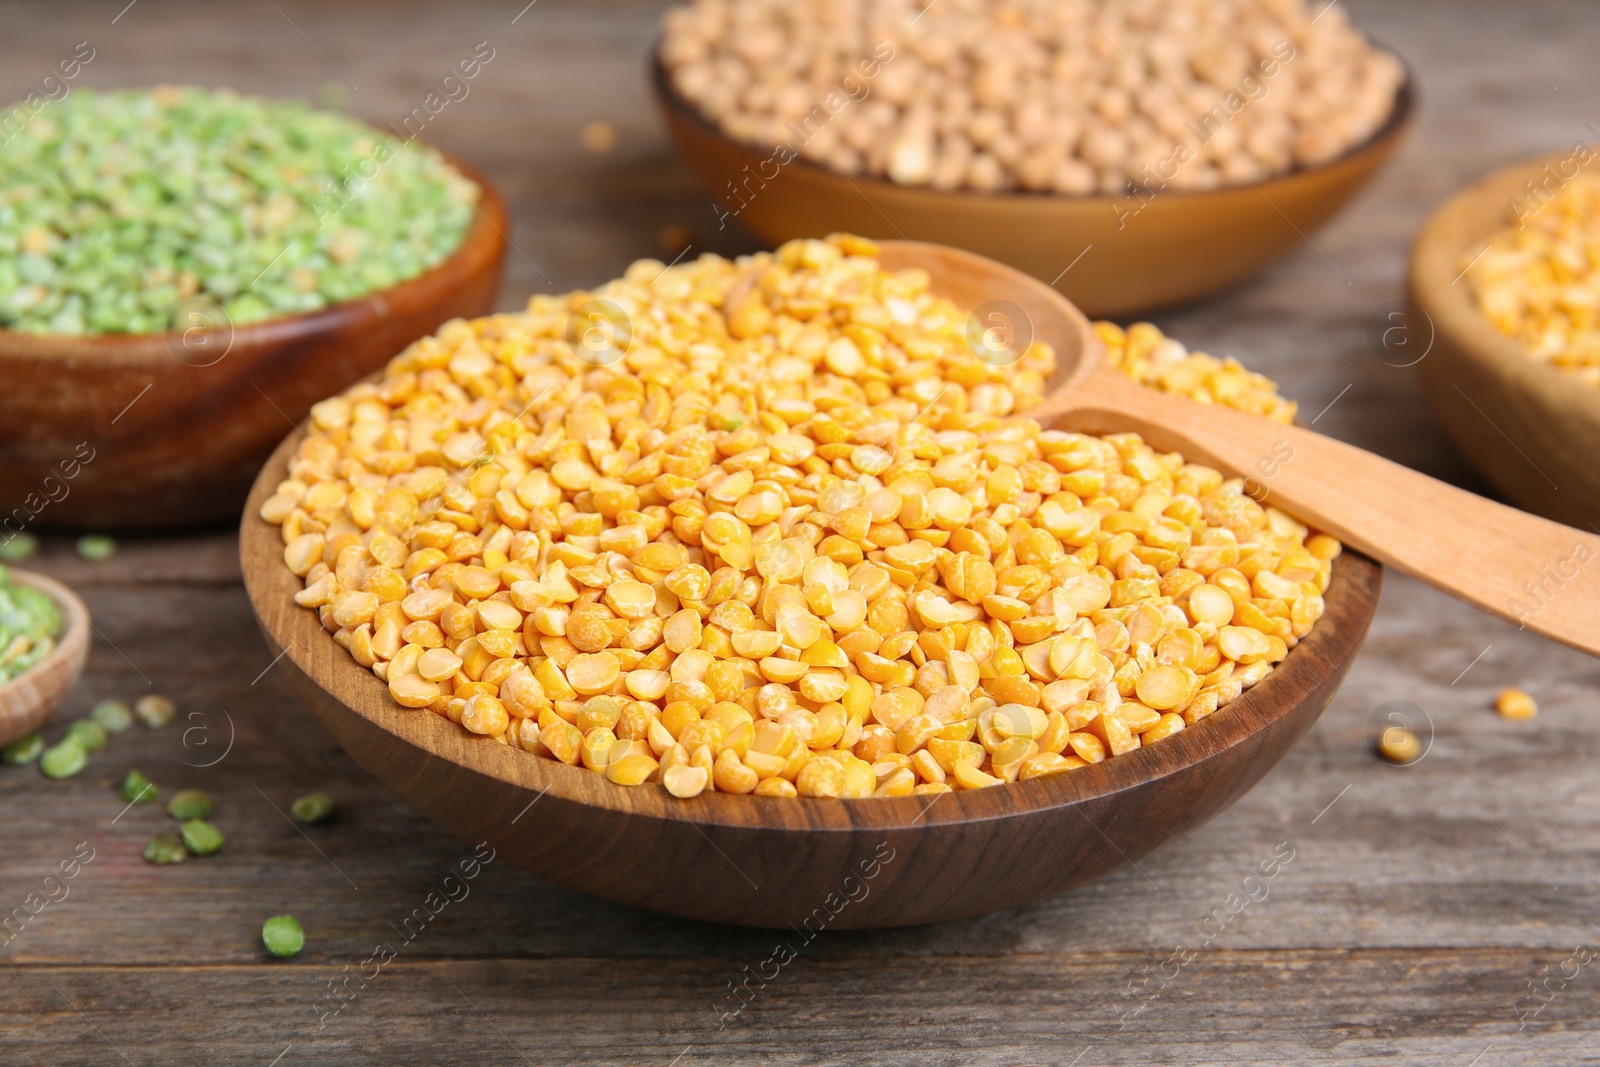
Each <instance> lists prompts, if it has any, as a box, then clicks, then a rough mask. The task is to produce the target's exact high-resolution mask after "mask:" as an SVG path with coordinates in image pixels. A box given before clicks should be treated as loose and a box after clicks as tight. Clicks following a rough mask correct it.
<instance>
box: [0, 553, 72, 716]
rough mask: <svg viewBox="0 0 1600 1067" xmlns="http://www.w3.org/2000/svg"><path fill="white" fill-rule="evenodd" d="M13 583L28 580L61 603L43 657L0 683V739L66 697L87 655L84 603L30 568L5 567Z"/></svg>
mask: <svg viewBox="0 0 1600 1067" xmlns="http://www.w3.org/2000/svg"><path fill="white" fill-rule="evenodd" d="M11 578H12V580H13V581H15V582H16V583H17V584H18V585H26V586H31V587H32V588H34V589H37V590H39V591H40V592H41V593H44V594H45V595H46V596H48V597H50V599H52V600H54V601H55V602H56V604H57V605H58V606H59V607H60V608H61V622H62V627H63V629H62V632H61V640H60V641H58V642H57V643H56V647H55V648H54V649H52V650H51V652H50V654H49V655H47V656H46V657H45V658H44V659H42V660H40V661H39V662H38V663H35V664H34V665H33V666H32V667H31V668H30V669H28V670H26V671H23V672H22V673H21V674H19V675H17V677H15V678H13V679H11V680H10V681H9V682H4V683H0V745H9V744H10V743H11V742H13V741H15V740H16V739H17V738H19V737H22V736H23V735H24V734H29V733H32V732H33V731H34V730H37V729H38V728H39V727H40V726H43V725H44V723H45V720H46V719H48V718H50V716H51V715H52V714H53V713H54V712H55V710H56V708H58V707H60V706H61V702H62V701H63V700H65V699H67V692H68V691H69V690H70V689H71V688H72V686H73V683H75V682H76V681H77V680H78V675H80V674H82V673H83V665H84V664H85V663H86V662H88V659H89V609H88V608H85V607H84V606H83V601H82V600H79V599H78V595H77V594H76V593H74V592H73V591H72V590H70V589H68V588H67V587H66V586H64V585H62V584H61V583H60V582H58V581H55V580H54V579H52V578H46V577H45V576H44V575H42V574H34V573H33V572H31V571H21V570H17V569H16V568H12V569H11Z"/></svg>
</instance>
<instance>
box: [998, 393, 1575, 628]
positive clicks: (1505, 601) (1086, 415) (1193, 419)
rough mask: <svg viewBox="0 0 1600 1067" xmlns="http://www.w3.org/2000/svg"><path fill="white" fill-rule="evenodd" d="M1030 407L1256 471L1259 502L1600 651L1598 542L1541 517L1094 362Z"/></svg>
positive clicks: (1245, 472) (1246, 472) (1063, 424)
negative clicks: (1059, 391) (1063, 390)
mask: <svg viewBox="0 0 1600 1067" xmlns="http://www.w3.org/2000/svg"><path fill="white" fill-rule="evenodd" d="M1029 415H1030V416H1031V417H1034V418H1038V419H1039V421H1040V422H1041V423H1044V424H1045V425H1047V426H1051V427H1055V428H1061V429H1073V430H1079V431H1086V432H1090V433H1116V432H1125V431H1133V432H1136V433H1139V434H1140V435H1142V436H1143V437H1144V438H1145V440H1147V441H1149V442H1150V443H1151V444H1153V445H1155V446H1156V447H1157V448H1164V449H1170V450H1173V451H1177V452H1181V453H1183V455H1184V457H1185V458H1187V459H1189V460H1192V461H1197V462H1202V463H1206V464H1208V465H1210V466H1214V467H1216V468H1217V469H1218V470H1221V471H1223V472H1225V473H1228V474H1231V475H1234V476H1245V477H1247V478H1248V479H1249V480H1248V481H1247V483H1246V488H1247V491H1249V492H1250V493H1251V495H1252V496H1254V497H1255V498H1256V499H1257V501H1258V502H1261V503H1263V504H1265V505H1267V506H1272V507H1278V508H1281V509H1282V510H1284V511H1286V512H1289V513H1290V514H1292V515H1294V516H1295V517H1296V518H1298V519H1300V520H1301V521H1302V522H1305V523H1308V524H1309V525H1311V526H1313V527H1315V528H1316V529H1318V530H1322V531H1325V532H1327V533H1330V534H1332V535H1333V536H1335V537H1337V538H1339V540H1341V541H1343V542H1344V543H1345V544H1347V545H1349V546H1350V547H1352V548H1354V549H1357V550H1359V551H1361V552H1364V553H1365V554H1367V555H1368V556H1371V557H1373V558H1374V559H1377V560H1380V561H1382V562H1383V563H1385V564H1387V565H1389V566H1392V567H1395V568H1397V569H1399V570H1401V571H1404V572H1405V573H1407V574H1410V575H1413V576H1415V577H1417V578H1420V579H1422V580H1423V581H1425V582H1428V583H1429V584H1431V585H1434V586H1436V587H1438V588H1439V589H1442V590H1444V591H1445V592H1447V593H1449V594H1450V595H1451V596H1455V597H1458V598H1460V599H1462V600H1465V601H1466V602H1468V603H1469V604H1473V605H1475V606H1477V607H1479V608H1481V609H1483V610H1484V611H1488V612H1490V613H1492V614H1495V615H1499V616H1500V617H1501V618H1503V619H1508V620H1510V621H1512V622H1515V623H1517V624H1518V625H1520V626H1522V627H1524V628H1526V629H1529V630H1533V631H1534V632H1535V633H1540V634H1543V635H1544V636H1546V637H1550V638H1554V639H1555V640H1557V641H1560V642H1562V643H1563V644H1566V645H1570V646H1572V647H1573V648H1576V649H1579V650H1581V651H1583V652H1587V653H1589V654H1590V655H1591V656H1594V655H1600V537H1596V536H1594V534H1593V533H1591V532H1589V531H1580V530H1575V529H1573V528H1572V527H1570V526H1563V525H1561V524H1560V523H1555V522H1551V521H1549V520H1548V519H1541V518H1538V517H1537V516H1534V515H1529V514H1528V513H1526V512H1523V511H1518V510H1516V509H1514V508H1509V507H1506V506H1505V505H1503V504H1497V503H1495V502H1494V501H1491V500H1485V499H1484V498H1483V497H1481V496H1477V495H1475V494H1473V493H1469V492H1466V491H1465V490H1462V489H1457V488H1455V487H1453V486H1450V485H1446V484H1445V483H1443V482H1440V481H1438V480H1436V479H1433V478H1429V477H1428V476H1427V475H1425V474H1418V473H1417V472H1416V471H1413V470H1411V469H1409V468H1407V467H1403V466H1401V465H1400V464H1398V463H1392V462H1390V461H1389V460H1386V459H1383V458H1381V457H1379V456H1375V455H1373V454H1372V453H1370V452H1366V451H1364V450H1362V449H1359V448H1356V447H1355V446H1353V445H1347V444H1344V443H1343V442H1341V441H1335V440H1333V439H1331V438H1328V437H1324V436H1322V435H1321V434H1318V433H1315V432H1314V431H1312V430H1309V429H1306V428H1304V427H1300V426H1284V425H1281V424H1279V423H1276V422H1272V421H1271V420H1268V419H1264V418H1261V417H1259V416H1255V415H1247V414H1244V413H1242V412H1238V411H1234V410H1231V409H1229V408H1224V407H1221V406H1219V405H1214V404H1197V403H1195V402H1193V401H1191V400H1188V399H1185V398H1181V397H1175V396H1171V395H1167V394H1163V393H1158V392H1156V391H1155V390H1153V389H1147V388H1144V387H1142V386H1139V385H1136V384H1134V383H1133V382H1131V381H1128V380H1127V379H1125V378H1123V376H1122V375H1121V374H1119V373H1118V372H1117V371H1115V370H1111V369H1109V368H1097V369H1096V370H1095V371H1094V372H1092V373H1091V374H1089V375H1087V376H1086V378H1085V379H1084V380H1083V381H1082V382H1080V383H1078V384H1077V385H1075V387H1074V388H1073V389H1072V391H1071V393H1070V400H1069V399H1068V398H1067V396H1058V397H1055V398H1053V399H1052V400H1050V401H1047V402H1046V403H1045V404H1044V405H1042V406H1041V407H1040V408H1039V409H1037V410H1036V411H1034V412H1030V413H1029Z"/></svg>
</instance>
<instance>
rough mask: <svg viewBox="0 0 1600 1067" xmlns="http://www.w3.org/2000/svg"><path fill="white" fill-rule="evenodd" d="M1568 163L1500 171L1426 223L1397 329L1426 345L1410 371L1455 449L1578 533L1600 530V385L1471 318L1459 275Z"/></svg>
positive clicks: (1514, 496) (1520, 501)
mask: <svg viewBox="0 0 1600 1067" xmlns="http://www.w3.org/2000/svg"><path fill="white" fill-rule="evenodd" d="M1570 155H1571V152H1570V151H1569V152H1563V153H1559V154H1557V155H1554V156H1549V157H1546V158H1542V159H1535V160H1531V161H1527V162H1523V163H1519V164H1517V165H1515V166H1512V167H1507V168H1506V169H1504V170H1500V171H1496V172H1495V173H1493V174H1491V175H1489V176H1488V177H1487V178H1484V179H1483V180H1482V181H1479V182H1477V183H1475V184H1473V185H1470V186H1468V187H1467V188H1465V189H1463V190H1462V191H1461V192H1459V193H1457V194H1456V195H1455V196H1453V197H1451V198H1450V199H1449V200H1447V201H1446V202H1445V203H1444V206H1442V207H1440V208H1439V209H1438V210H1437V211H1435V212H1434V213H1433V215H1432V216H1430V217H1429V219H1428V221H1427V224H1426V225H1424V226H1423V228H1422V232H1421V233H1420V234H1419V235H1418V236H1417V243H1416V245H1415V246H1414V247H1413V249H1412V251H1411V278H1410V285H1409V292H1408V296H1409V298H1410V303H1411V311H1410V318H1409V320H1408V321H1407V322H1406V323H1405V324H1404V327H1405V330H1406V333H1407V335H1408V337H1407V340H1408V344H1421V343H1422V342H1423V340H1424V339H1425V338H1427V337H1429V336H1431V339H1432V347H1431V348H1429V349H1427V355H1426V356H1425V357H1423V358H1422V361H1421V363H1420V364H1418V366H1419V369H1420V370H1421V371H1422V380H1423V382H1424V383H1425V385H1426V386H1427V390H1428V396H1429V398H1430V399H1431V400H1432V401H1433V407H1434V410H1435V411H1436V412H1437V413H1438V415H1439V421H1440V422H1442V423H1443V424H1444V428H1445V432H1446V433H1447V434H1449V435H1450V439H1451V440H1452V441H1454V442H1455V445H1456V447H1457V448H1459V449H1460V450H1461V452H1462V453H1463V454H1464V455H1465V456H1466V457H1467V458H1468V459H1469V460H1471V461H1472V464H1473V466H1475V467H1477V468H1478V470H1479V471H1481V472H1482V473H1483V476H1484V477H1486V478H1487V479H1489V481H1490V482H1491V483H1492V484H1493V485H1494V486H1495V488H1497V489H1499V490H1500V491H1501V492H1502V493H1504V494H1505V495H1506V496H1507V497H1508V498H1509V499H1511V500H1512V501H1514V502H1515V503H1516V504H1517V505H1518V506H1519V507H1522V508H1525V509H1527V510H1528V511H1532V512H1535V513H1536V514H1539V515H1543V516H1545V517H1547V518H1551V519H1555V520H1556V521H1558V522H1564V523H1566V524H1567V525H1568V526H1573V527H1576V528H1577V529H1580V530H1584V529H1588V528H1590V526H1591V524H1595V523H1600V388H1596V387H1595V386H1592V385H1588V384H1586V383H1584V382H1582V381H1579V380H1578V379H1577V378H1576V377H1574V376H1573V375H1572V374H1570V373H1568V372H1566V371H1563V370H1560V369H1558V368H1556V367H1552V366H1549V365H1547V364H1544V363H1540V362H1538V361H1536V360H1533V359H1530V358H1528V356H1527V355H1525V354H1524V352H1523V349H1522V346H1521V344H1520V343H1519V342H1518V341H1517V340H1516V339H1514V338H1512V337H1508V336H1506V335H1505V334H1503V333H1501V332H1500V330H1499V329H1498V328H1497V327H1496V326H1495V325H1494V324H1493V323H1491V322H1490V321H1489V320H1488V319H1487V318H1485V317H1484V316H1483V314H1482V313H1481V312H1480V311H1479V310H1478V306H1477V302H1476V301H1475V300H1474V299H1473V296H1472V291H1471V290H1470V289H1469V288H1468V286H1467V282H1466V279H1465V278H1464V277H1463V276H1462V275H1463V267H1464V266H1465V265H1466V263H1467V262H1468V261H1469V260H1471V259H1472V258H1473V256H1475V255H1476V254H1477V253H1478V252H1479V251H1480V250H1481V249H1483V248H1484V247H1485V246H1486V245H1487V244H1488V240H1489V236H1490V235H1491V234H1492V233H1493V232H1494V231H1495V230H1497V229H1499V228H1500V227H1502V226H1504V225H1506V224H1507V223H1509V222H1511V221H1513V217H1512V215H1511V214H1510V211H1509V204H1510V201H1512V200H1513V199H1515V200H1519V201H1523V200H1526V193H1525V191H1524V183H1526V182H1527V181H1528V180H1529V179H1530V178H1532V179H1534V180H1535V181H1543V180H1544V175H1543V172H1542V170H1543V168H1544V167H1545V166H1549V167H1551V169H1552V171H1554V170H1555V169H1556V168H1557V167H1558V166H1559V165H1560V164H1561V163H1562V162H1563V161H1566V160H1567V159H1568V157H1569V156H1570ZM1569 169H1570V168H1569ZM1429 331H1431V334H1430V333H1429ZM1534 577H1535V578H1537V575H1535V576H1534Z"/></svg>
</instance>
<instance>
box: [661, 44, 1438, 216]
mask: <svg viewBox="0 0 1600 1067" xmlns="http://www.w3.org/2000/svg"><path fill="white" fill-rule="evenodd" d="M1368 41H1369V43H1371V44H1373V45H1374V46H1376V47H1382V46H1381V45H1378V43H1377V42H1376V41H1374V40H1372V39H1371V38H1368ZM1385 51H1387V52H1389V53H1390V54H1391V55H1393V56H1394V57H1395V58H1396V59H1397V60H1399V61H1400V66H1401V69H1402V70H1403V71H1404V72H1405V76H1404V77H1403V78H1402V79H1401V81H1400V85H1399V87H1398V88H1397V89H1396V90H1395V93H1394V102H1393V104H1392V105H1391V106H1390V109H1389V115H1388V117H1387V118H1385V119H1384V120H1383V124H1382V125H1381V126H1379V127H1378V128H1377V129H1376V130H1374V131H1373V132H1372V133H1371V134H1370V135H1369V136H1368V137H1366V138H1365V139H1364V140H1362V141H1360V142H1358V143H1357V144H1354V145H1351V146H1350V147H1349V148H1347V149H1345V150H1344V151H1343V152H1341V153H1339V154H1338V155H1337V156H1335V157H1333V158H1332V159H1329V160H1325V161H1323V162H1321V163H1317V164H1313V165H1311V166H1295V167H1293V168H1291V169H1289V170H1286V171H1282V172H1280V173H1277V174H1271V175H1268V176H1267V177H1265V178H1263V179H1261V180H1260V181H1258V182H1255V183H1254V185H1255V187H1256V191H1257V192H1260V193H1262V194H1267V193H1270V192H1272V190H1273V189H1274V187H1276V186H1279V185H1281V184H1282V183H1285V182H1292V181H1294V180H1296V179H1299V178H1302V177H1304V176H1305V175H1307V174H1315V173H1317V172H1319V171H1324V170H1332V169H1334V168H1336V167H1339V166H1341V165H1343V164H1345V163H1348V162H1349V161H1350V160H1352V159H1356V158H1359V157H1361V156H1364V155H1366V154H1368V153H1370V152H1374V151H1381V150H1383V147H1384V145H1385V144H1387V142H1388V141H1389V140H1390V139H1391V138H1393V137H1394V136H1395V135H1396V134H1398V133H1399V132H1400V131H1401V130H1403V129H1404V128H1405V126H1406V124H1407V123H1409V122H1410V121H1411V116H1412V113H1413V112H1414V111H1415V109H1416V100H1417V91H1416V79H1415V78H1414V77H1413V76H1412V74H1411V67H1410V65H1408V64H1407V63H1406V61H1405V59H1404V58H1402V57H1401V56H1400V54H1399V53H1398V52H1396V51H1394V50H1393V49H1385ZM650 57H651V58H650V66H651V79H650V80H651V85H652V87H653V88H654V90H655V93H656V98H657V99H658V100H659V101H660V102H661V103H662V104H663V105H664V106H666V107H669V108H671V109H672V111H673V112H674V113H675V114H677V115H680V116H681V117H683V119H684V120H685V121H688V122H690V123H693V124H694V125H695V126H696V127H698V128H699V129H700V130H702V131H703V132H705V133H707V134H709V135H710V136H712V137H715V138H717V139H718V140H720V141H722V142H723V143H725V144H728V145H730V146H733V147H736V148H738V149H740V150H742V151H746V152H765V151H771V150H772V148H773V147H774V146H772V145H759V144H752V143H750V142H748V141H740V140H737V139H735V138H733V137H730V136H728V134H727V133H725V132H724V131H723V130H722V128H721V127H719V126H717V125H716V124H715V123H713V122H712V121H711V120H710V119H708V118H706V117H705V115H703V114H702V113H701V112H700V109H699V108H697V107H695V106H694V105H693V104H691V103H689V101H687V100H685V99H684V98H683V97H682V96H681V95H680V94H679V93H678V91H677V89H675V88H674V87H673V85H672V82H671V80H670V79H669V78H668V77H667V69H666V65H665V64H663V63H662V62H661V38H659V37H658V38H657V39H656V45H655V47H654V48H653V49H652V51H651V53H650ZM784 166H785V167H799V168H801V169H802V170H804V171H807V172H809V173H811V174H814V175H818V176H822V177H828V178H832V179H834V180H835V181H840V182H849V183H851V184H853V185H857V186H865V187H866V188H867V189H869V190H870V189H873V188H883V189H893V190H894V191H895V192H896V193H900V194H906V195H911V196H923V197H927V198H929V199H930V200H952V199H964V200H970V201H971V202H973V203H976V204H981V203H985V202H990V203H994V202H1016V201H1028V200H1032V201H1037V202H1049V203H1058V204H1095V205H1099V204H1103V203H1106V202H1108V201H1110V202H1115V201H1118V200H1125V199H1127V197H1126V196H1116V195H1112V194H1110V193H1079V194H1068V193H1056V192H1050V191H1048V190H1031V189H1030V190H1022V189H1005V190H1000V191H997V192H985V191H982V190H976V189H966V188H961V189H934V188H931V187H929V186H924V185H900V184H899V183H897V182H892V181H890V180H889V179H887V178H882V177H879V176H877V175H875V174H842V173H840V172H839V171H836V170H834V169H832V168H831V167H825V166H823V165H822V164H820V163H815V162H812V161H811V160H809V159H806V158H804V157H803V156H800V155H796V156H795V158H794V159H792V160H791V161H789V162H788V163H785V164H784ZM1250 187H1251V186H1250V184H1249V183H1246V184H1242V185H1241V184H1230V185H1219V186H1217V187H1216V188H1214V189H1166V188H1164V189H1162V190H1161V196H1162V199H1167V198H1169V197H1170V198H1172V199H1173V200H1201V199H1204V198H1205V197H1208V196H1214V195H1216V194H1221V193H1237V192H1239V191H1240V190H1244V189H1249V188H1250ZM712 195H713V196H715V195H716V193H715V190H713V191H712Z"/></svg>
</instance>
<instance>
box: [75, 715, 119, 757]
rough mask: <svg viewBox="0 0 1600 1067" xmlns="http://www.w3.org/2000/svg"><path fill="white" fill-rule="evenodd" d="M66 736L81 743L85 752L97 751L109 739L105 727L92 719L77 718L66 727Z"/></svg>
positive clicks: (103, 746)
mask: <svg viewBox="0 0 1600 1067" xmlns="http://www.w3.org/2000/svg"><path fill="white" fill-rule="evenodd" d="M67 736H68V737H69V738H71V739H72V740H74V741H76V742H78V744H80V745H82V746H83V750H84V751H85V752H99V751H100V750H101V749H103V748H105V747H106V741H107V740H108V739H109V737H108V735H107V734H106V728H105V727H104V726H101V725H100V724H99V723H97V722H95V721H94V720H93V719H79V720H78V721H77V722H75V723H73V724H72V725H71V726H69V727H67Z"/></svg>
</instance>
